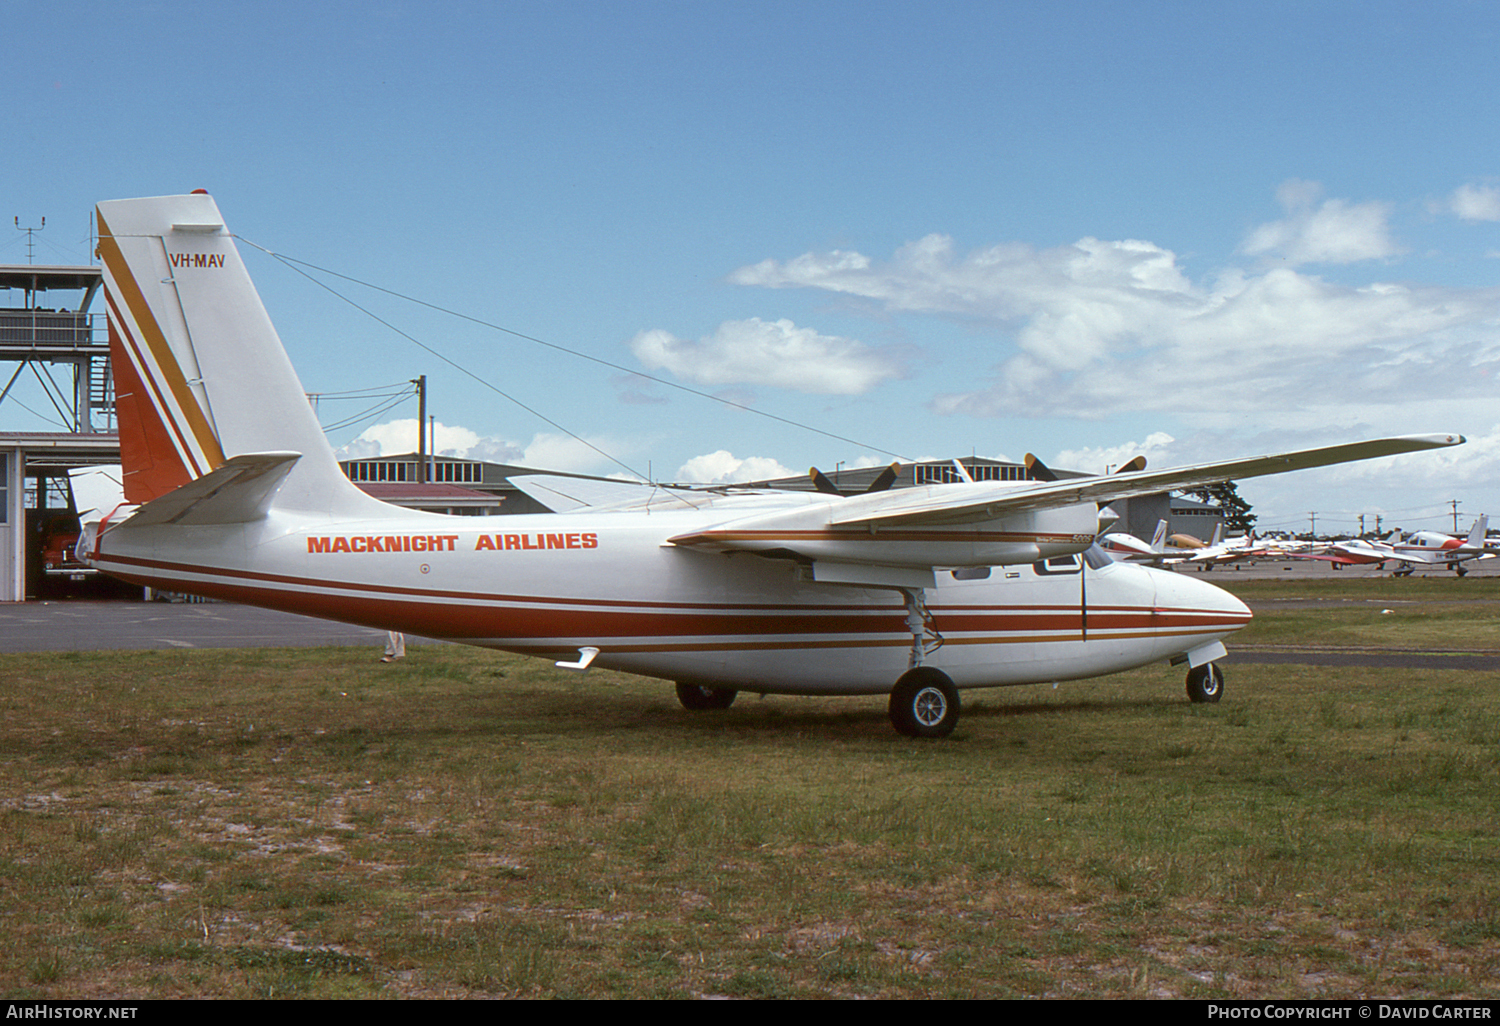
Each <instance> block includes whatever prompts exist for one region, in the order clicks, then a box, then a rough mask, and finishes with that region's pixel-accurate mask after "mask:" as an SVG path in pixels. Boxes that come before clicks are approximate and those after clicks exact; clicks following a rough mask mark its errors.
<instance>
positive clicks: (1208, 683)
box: [1187, 663, 1224, 702]
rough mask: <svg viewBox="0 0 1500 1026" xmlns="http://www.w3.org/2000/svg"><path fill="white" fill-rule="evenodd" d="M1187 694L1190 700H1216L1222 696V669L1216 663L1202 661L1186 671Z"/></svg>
mask: <svg viewBox="0 0 1500 1026" xmlns="http://www.w3.org/2000/svg"><path fill="white" fill-rule="evenodd" d="M1187 696H1188V700H1189V701H1192V702H1217V701H1218V700H1219V699H1220V698H1222V697H1224V671H1223V670H1221V669H1219V664H1218V663H1204V664H1203V665H1202V666H1195V667H1193V668H1192V669H1191V670H1189V671H1188V675H1187Z"/></svg>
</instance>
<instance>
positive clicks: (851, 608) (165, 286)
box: [79, 191, 1463, 736]
mask: <svg viewBox="0 0 1500 1026" xmlns="http://www.w3.org/2000/svg"><path fill="white" fill-rule="evenodd" d="M98 214H99V221H98V223H99V235H100V240H99V253H100V256H101V257H102V259H103V266H104V280H105V295H106V299H107V306H108V315H109V328H110V349H111V360H112V364H113V368H114V374H115V389H116V417H117V421H118V423H119V428H120V448H121V454H122V458H123V464H124V487H125V496H126V500H127V502H129V503H131V504H132V505H131V506H127V507H122V508H120V509H117V510H115V511H114V512H113V513H111V514H110V515H108V516H106V517H104V518H103V519H101V520H99V521H97V522H93V523H91V524H89V525H88V527H87V528H86V530H85V533H84V537H83V538H82V539H81V540H80V543H79V548H80V550H81V551H82V552H84V553H85V554H86V555H87V558H88V559H89V561H90V562H91V563H92V564H93V565H94V566H96V567H98V568H100V569H101V570H104V571H107V572H109V573H111V574H114V575H116V576H119V577H122V578H124V579H126V580H129V581H132V582H135V583H139V584H143V585H151V586H155V587H160V588H166V589H170V590H176V591H184V592H190V593H197V594H202V595H208V596H213V597H219V598H224V599H229V600H233V601H238V602H245V603H250V604H254V605H262V606H268V607H272V608H278V609H285V610H290V611H292V612H297V613H303V614H308V615H312V616H321V617H326V618H329V619H335V620H343V621H348V622H352V623H359V624H365V625H368V626H371V627H376V628H381V629H391V630H400V631H406V632H410V633H416V634H422V635H428V636H433V637H439V638H446V639H451V640H453V641H457V642H463V643H467V644H473V645H482V646H488V647H492V648H497V649H504V650H508V651H512V652H520V653H525V654H528V655H534V656H542V657H546V658H549V659H553V660H556V661H558V663H559V665H562V666H566V667H568V668H571V669H574V670H578V671H584V670H587V669H588V668H589V667H590V666H598V667H607V668H611V669H618V670H624V671H630V672H633V673H640V674H646V675H648V676H653V677H658V678H662V679H665V680H669V681H675V682H677V692H678V696H679V698H680V700H681V701H682V703H683V704H684V705H685V706H688V707H689V708H700V709H701V708H715V707H717V708H722V707H725V706H727V705H729V704H730V702H732V701H733V699H734V697H735V694H736V693H737V692H739V691H750V692H760V693H769V692H777V693H788V694H884V693H889V694H890V696H891V697H890V714H891V719H892V722H893V724H894V725H895V726H896V728H897V729H898V730H900V731H902V732H903V733H907V734H911V735H917V736H941V735H944V734H947V733H948V732H950V731H951V730H952V729H953V727H954V724H955V723H956V721H957V718H958V714H959V692H958V689H960V688H977V687H993V686H998V685H1009V684H1027V683H1040V682H1052V681H1061V680H1070V679H1078V678H1085V677H1093V676H1099V675H1102V674H1108V673H1114V672H1117V671H1120V670H1125V669H1129V668H1132V667H1137V666H1141V665H1144V664H1147V663H1151V662H1155V661H1158V660H1169V661H1172V662H1176V663H1184V662H1185V663H1186V664H1187V665H1188V666H1189V667H1190V672H1189V674H1188V690H1189V694H1190V695H1191V696H1192V697H1193V698H1194V699H1196V700H1199V701H1216V700H1217V699H1218V698H1219V695H1220V694H1221V690H1222V684H1223V676H1222V674H1221V672H1220V670H1219V668H1218V666H1217V664H1216V663H1215V662H1214V660H1216V659H1219V658H1221V657H1222V656H1223V655H1224V653H1225V648H1224V645H1223V641H1222V639H1223V638H1224V637H1226V636H1227V635H1229V634H1231V633H1233V632H1234V631H1236V630H1238V629H1240V628H1241V627H1243V626H1244V625H1245V624H1246V623H1247V622H1248V621H1249V619H1250V611H1249V610H1248V609H1247V608H1246V607H1245V606H1244V604H1243V603H1241V602H1240V601H1239V600H1238V599H1236V598H1234V597H1233V596H1232V595H1229V594H1228V593H1226V592H1224V591H1221V590H1219V589H1217V588H1214V587H1213V586H1211V585H1208V584H1205V583H1202V582H1201V581H1197V580H1192V579H1188V578H1183V577H1179V576H1177V575H1174V574H1171V573H1165V572H1161V571H1157V570H1153V569H1151V568H1148V567H1136V566H1131V565H1129V564H1126V563H1118V564H1115V563H1110V562H1109V561H1108V560H1107V559H1106V558H1105V557H1103V556H1102V554H1099V552H1098V550H1097V549H1096V548H1093V547H1092V546H1093V543H1094V539H1095V537H1096V535H1097V534H1098V533H1099V520H1098V507H1097V504H1098V503H1099V502H1100V501H1105V500H1109V499H1112V498H1116V497H1128V496H1133V495H1145V494H1151V493H1156V492H1161V491H1165V490H1169V489H1181V488H1190V487H1197V486H1203V485H1207V484H1211V483H1213V482H1217V481H1223V480H1229V479H1236V478H1242V477H1253V476H1257V475H1261V474H1274V473H1281V472H1284V471H1291V470H1300V469H1303V468H1308V467H1318V466H1325V465H1328V464H1333V463H1341V462H1345V461H1349V460H1356V459H1366V458H1370V457H1375V456H1385V455H1389V454H1391V453H1399V452H1409V451H1413V450H1419V449H1430V448H1437V447H1442V446H1449V445H1456V444H1459V443H1461V442H1462V441H1463V439H1462V438H1461V437H1460V436H1457V435H1423V436H1410V437H1403V438H1390V439H1383V440H1377V441H1370V442H1360V443H1354V444H1349V445H1336V446H1331V447H1328V448H1323V449H1313V450H1308V451H1303V452H1294V453H1283V454H1279V455H1273V456H1261V457H1254V458H1250V459H1239V460H1230V461H1225V462H1220V463H1211V464H1203V465H1198V466H1191V467H1184V468H1178V469H1173V470H1155V471H1145V470H1140V469H1135V468H1132V469H1131V470H1129V471H1128V472H1124V473H1119V474H1115V475H1111V476H1104V477H1086V478H1073V479H1067V480H1062V481H1056V480H1054V481H1015V482H970V483H960V484H945V485H929V486H923V487H917V488H906V489H890V490H882V491H877V492H873V493H867V494H863V495H856V496H850V497H847V498H846V497H843V496H839V495H830V494H827V493H826V492H817V491H814V492H777V491H769V490H753V489H741V488H732V487H729V488H706V489H693V488H671V487H660V486H655V485H650V486H647V485H632V484H627V483H608V484H602V483H599V482H580V481H578V480H577V479H570V478H562V477H545V476H537V477H533V478H530V479H526V480H522V481H518V484H519V485H520V486H521V487H524V488H525V489H526V490H527V491H528V493H529V494H531V495H533V496H535V497H538V498H540V499H542V500H543V501H545V502H546V503H547V504H548V505H549V506H550V507H551V508H552V509H553V510H554V511H555V512H554V513H551V514H534V515H514V516H495V517H453V516H441V515H437V514H431V513H421V512H413V511H410V510H405V509H400V508H398V507H395V506H390V505H387V504H385V503H381V502H379V501H377V500H375V499H373V498H371V497H369V496H368V495H366V494H365V493H364V492H362V491H360V490H359V489H358V488H357V487H356V486H355V485H354V484H352V483H351V482H350V481H349V480H348V479H347V478H346V477H345V476H344V475H343V474H342V473H341V472H340V470H339V466H338V463H337V462H336V460H335V458H334V455H333V453H332V451H331V450H330V448H329V446H328V444H327V442H326V440H325V439H324V436H323V432H322V430H321V428H320V427H319V425H318V422H317V420H316V418H315V416H314V415H313V411H312V408H311V407H310V405H309V404H308V402H307V400H306V398H305V395H304V392H303V389H302V386H301V384H300V382H299V381H298V380H297V376H296V374H295V372H294V371H293V369H292V366H291V363H290V361H289V360H288V358H287V355H286V353H285V351H284V350H283V348H282V345H281V342H280V340H279V339H278V338H277V335H276V332H275V329H274V328H273V327H272V325H271V321H270V319H269V317H268V316H267V314H266V311H265V309H264V307H263V306H262V305H261V302H260V298H259V296H258V295H257V294H256V291H255V288H254V286H253V285H252V283H251V281H250V277H249V275H248V273H247V272H246V270H245V267H244V264H243V263H242V262H241V260H240V256H239V253H238V251H237V249H236V247H235V244H234V238H233V236H232V235H231V234H230V233H229V232H228V231H227V229H226V228H225V226H224V220H223V218H222V216H221V215H220V213H219V209H218V206H217V205H216V204H215V203H214V201H213V199H212V198H210V197H209V196H208V195H207V194H206V193H203V192H201V191H200V192H197V193H194V194H192V195H186V196H166V197H157V198H150V199H137V200H116V201H109V202H104V203H101V204H100V205H99V208H98Z"/></svg>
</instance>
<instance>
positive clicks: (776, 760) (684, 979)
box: [0, 575, 1500, 999]
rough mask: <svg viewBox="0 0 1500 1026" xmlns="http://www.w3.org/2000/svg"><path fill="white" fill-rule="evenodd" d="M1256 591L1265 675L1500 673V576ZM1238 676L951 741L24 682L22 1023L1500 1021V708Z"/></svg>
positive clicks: (539, 695) (625, 689)
mask: <svg viewBox="0 0 1500 1026" xmlns="http://www.w3.org/2000/svg"><path fill="white" fill-rule="evenodd" d="M1225 576H1226V578H1227V577H1228V575H1225ZM1225 583H1228V584H1230V585H1231V586H1232V587H1233V588H1234V590H1235V591H1236V592H1238V593H1239V594H1241V595H1242V596H1243V597H1246V598H1247V599H1248V600H1249V601H1252V602H1257V603H1260V602H1264V603H1269V604H1272V605H1274V604H1275V602H1276V601H1277V600H1281V601H1287V600H1292V599H1307V600H1309V601H1308V602H1307V603H1305V604H1304V607H1300V608H1286V609H1272V610H1270V611H1269V612H1267V613H1265V614H1264V615H1262V616H1261V617H1260V618H1259V619H1258V621H1257V623H1256V624H1255V625H1254V626H1252V627H1251V628H1250V629H1249V630H1247V631H1246V632H1245V633H1244V634H1242V635H1241V639H1242V640H1243V641H1245V642H1246V643H1247V644H1274V645H1297V644H1314V645H1351V646H1361V647H1398V648H1410V647H1424V648H1433V649H1437V650H1442V651H1472V650H1474V649H1476V648H1489V649H1495V648H1500V642H1497V641H1496V624H1497V620H1500V590H1497V585H1496V582H1487V581H1473V580H1467V581H1461V582H1460V581H1447V580H1444V581H1437V582H1431V584H1432V585H1442V587H1426V586H1425V585H1426V582H1414V581H1392V580H1390V579H1378V578H1377V579H1372V580H1358V581H1352V582H1348V583H1345V582H1343V581H1339V582H1326V583H1327V588H1326V589H1323V590H1322V593H1320V594H1312V593H1310V592H1309V589H1310V588H1311V589H1313V590H1315V591H1316V590H1319V589H1320V588H1321V587H1322V582H1312V583H1309V584H1306V585H1289V584H1285V583H1280V582H1244V583H1243V584H1241V583H1238V582H1234V581H1233V580H1232V579H1230V580H1226V582H1225ZM1314 585H1317V587H1314ZM1413 585H1423V586H1422V587H1413ZM1455 586H1456V587H1455ZM1288 589H1290V590H1288ZM1369 599H1374V600H1376V601H1377V603H1378V604H1377V605H1375V606H1374V607H1371V606H1370V605H1369V604H1368V603H1367V602H1365V601H1352V600H1369ZM1384 608H1390V609H1391V610H1392V612H1390V613H1382V612H1381V610H1382V609H1384ZM1414 638H1415V639H1417V642H1416V643H1412V639H1414ZM1476 638H1477V639H1480V640H1478V641H1476V640H1475V639H1476ZM1227 669H1228V684H1227V690H1226V695H1225V698H1224V701H1223V702H1222V703H1221V704H1219V705H1216V706H1193V705H1190V704H1189V703H1188V702H1187V701H1186V700H1185V697H1184V695H1183V685H1182V676H1181V673H1180V672H1179V671H1178V670H1175V669H1171V668H1168V667H1165V666H1162V667H1152V668H1148V669H1145V670H1139V671H1135V672H1133V673H1129V674H1122V675H1119V676H1116V677H1112V678H1107V679H1104V680H1101V681H1095V682H1080V683H1076V684H1068V685H1064V686H1062V687H1061V688H1058V689H1056V690H1054V689H1052V688H1050V687H1034V688H1018V689H1006V690H996V691H987V692H967V693H966V696H965V704H966V707H965V714H964V719H963V721H962V722H961V723H960V724H959V728H958V731H957V732H956V733H955V734H954V736H953V737H952V738H950V739H948V740H946V741H939V742H917V741H912V740H908V739H904V738H901V737H899V736H897V735H896V734H895V733H894V732H893V731H892V730H891V727H890V725H889V723H888V721H887V719H886V715H885V710H884V702H883V700H881V699H871V698H863V699H838V700H835V699H827V700H822V699H798V698H777V697H771V698H767V699H764V700H759V699H756V698H754V697H753V696H745V697H742V698H741V700H740V702H739V703H738V704H737V705H736V706H735V707H734V708H733V709H731V710H729V711H727V712H719V713H700V714H689V713H686V712H684V711H682V710H680V709H679V708H678V706H677V703H676V700H675V698H674V697H673V696H672V693H671V689H670V686H668V685H665V684H662V683H660V682H655V681H648V680H643V679H639V678H633V677H629V676H625V675H621V674H614V673H609V672H601V671H594V672H591V673H589V674H588V675H586V676H583V677H579V676H573V675H566V674H563V673H561V672H559V671H556V670H554V669H553V668H552V667H551V666H550V664H547V663H543V662H533V661H526V660H521V659H517V658H513V657H509V656H503V655H496V654H493V653H486V652H479V651H472V650H467V649H460V648H456V647H450V646H425V647H418V648H413V649H412V650H411V652H410V655H409V657H408V658H407V659H406V660H405V662H404V663H398V664H395V665H393V666H382V665H380V664H378V663H377V662H375V661H374V660H373V659H371V658H370V657H369V653H368V652H366V651H364V650H359V651H354V650H350V649H322V650H240V651H217V652H215V651H165V652H131V653H105V654H97V655H95V654H47V655H38V656H27V655H11V656H0V916H3V921H4V923H5V924H6V928H7V934H8V936H7V940H8V943H7V944H5V945H4V948H3V949H0V996H3V997H5V998H11V999H18V998H42V997H67V998H82V997H138V998H151V997H174V996H206V997H237V998H244V997H282V996H286V997H314V998H318V997H449V996H452V997H469V996H507V995H519V996H533V995H535V996H561V997H646V998H649V997H692V996H730V997H769V998H779V997H812V996H832V997H1023V996H1053V997H1056V996H1103V997H1124V996H1138V997H1156V996H1159V997H1177V996H1180V997H1259V998H1273V997H1274V998H1305V997H1354V996H1398V997H1443V998H1456V997H1482V998H1490V999H1494V998H1497V997H1500V982H1497V980H1500V900H1497V898H1500V895H1497V890H1500V843H1497V830H1500V825H1497V822H1496V808H1497V804H1500V803H1497V795H1500V680H1496V679H1494V677H1495V675H1490V676H1488V677H1479V676H1476V675H1474V674H1468V673H1461V672H1456V671H1435V670H1385V669H1352V670H1351V669H1330V668H1327V667H1316V666H1257V665H1245V664H1240V665H1235V664H1234V663H1233V662H1231V663H1230V664H1228V666H1227Z"/></svg>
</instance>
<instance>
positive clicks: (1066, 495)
mask: <svg viewBox="0 0 1500 1026" xmlns="http://www.w3.org/2000/svg"><path fill="white" fill-rule="evenodd" d="M1463 442H1464V437H1463V436H1462V435H1405V436H1401V437H1397V438H1377V439H1373V440H1371V441H1367V442H1352V443H1349V444H1346V445H1332V446H1327V447H1325V448H1322V449H1304V450H1301V451H1299V452H1286V453H1275V454H1272V455H1267V456H1252V457H1249V458H1246V459H1237V460H1224V461H1221V462H1217V463H1200V464H1197V465H1195V466H1188V467H1173V468H1169V469H1167V470H1141V471H1135V472H1132V473H1125V474H1111V475H1108V476H1100V477H1085V478H1071V479H1064V480H1061V481H1046V482H1041V481H1038V482H1032V483H1029V484H1024V485H1020V486H1017V485H1015V484H1009V483H1005V482H993V483H982V484H966V485H937V486H929V487H927V488H906V489H901V490H899V491H894V492H880V493H877V494H875V495H860V496H854V497H852V498H849V499H846V500H844V502H843V503H842V504H840V505H839V506H837V507H835V509H834V512H833V516H832V518H831V519H830V523H832V524H835V525H845V524H848V525H856V524H865V523H875V524H899V523H918V522H920V523H931V524H944V523H946V524H961V523H972V522H977V521H983V520H993V519H996V518H997V517H1003V516H1006V515H1008V514H1012V513H1027V512H1032V511H1036V510H1044V509H1056V508H1059V507H1062V506H1073V505H1078V504H1081V503H1085V502H1107V501H1110V500H1113V499H1127V498H1131V497H1134V496H1137V495H1154V494H1156V493H1158V492H1168V491H1180V490H1182V489H1185V488H1199V487H1202V486H1204V485H1210V484H1216V483H1218V482H1220V481H1237V480H1239V479H1241V478H1247V477H1263V476H1265V475H1268V474H1285V473H1288V472H1290V471H1293V470H1308V469H1311V468H1313V467H1326V466H1331V465H1333V464H1336V463H1351V462H1354V461H1356V460H1368V459H1375V458H1376V457H1379V456H1393V455H1396V454H1397V453H1403V452H1418V451H1420V450H1423V449H1442V448H1446V447H1448V446H1451V445H1461V444H1462V443H1463Z"/></svg>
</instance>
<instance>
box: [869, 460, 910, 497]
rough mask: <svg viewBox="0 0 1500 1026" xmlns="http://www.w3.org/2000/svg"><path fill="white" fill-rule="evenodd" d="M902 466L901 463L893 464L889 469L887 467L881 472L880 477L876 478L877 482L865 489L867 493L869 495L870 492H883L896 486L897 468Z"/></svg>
mask: <svg viewBox="0 0 1500 1026" xmlns="http://www.w3.org/2000/svg"><path fill="white" fill-rule="evenodd" d="M900 466H901V464H900V463H892V464H891V465H890V466H889V467H886V468H885V469H884V470H882V471H881V472H880V475H879V476H878V477H876V478H875V480H873V481H871V482H870V487H868V488H866V489H865V493H866V494H869V493H870V492H883V491H885V490H886V489H887V488H889V487H890V486H891V485H893V484H895V483H896V474H897V468H899V467H900Z"/></svg>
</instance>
